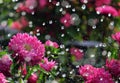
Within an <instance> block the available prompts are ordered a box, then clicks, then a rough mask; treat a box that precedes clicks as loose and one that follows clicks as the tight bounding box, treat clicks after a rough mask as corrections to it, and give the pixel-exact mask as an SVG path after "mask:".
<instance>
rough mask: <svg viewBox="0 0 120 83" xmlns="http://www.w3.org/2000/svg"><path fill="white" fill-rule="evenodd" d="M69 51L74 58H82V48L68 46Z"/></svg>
mask: <svg viewBox="0 0 120 83" xmlns="http://www.w3.org/2000/svg"><path fill="white" fill-rule="evenodd" d="M70 53H71V54H72V55H74V56H75V58H76V60H80V59H82V57H83V55H84V54H83V51H82V50H80V49H78V48H75V47H72V48H70Z"/></svg>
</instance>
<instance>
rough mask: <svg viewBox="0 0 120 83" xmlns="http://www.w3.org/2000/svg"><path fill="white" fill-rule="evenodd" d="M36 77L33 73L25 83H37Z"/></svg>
mask: <svg viewBox="0 0 120 83" xmlns="http://www.w3.org/2000/svg"><path fill="white" fill-rule="evenodd" d="M37 79H38V76H37V75H36V74H35V73H34V74H32V75H31V76H30V77H29V78H28V82H27V83H37Z"/></svg>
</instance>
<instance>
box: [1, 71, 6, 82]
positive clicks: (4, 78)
mask: <svg viewBox="0 0 120 83" xmlns="http://www.w3.org/2000/svg"><path fill="white" fill-rule="evenodd" d="M0 83H7V80H6V77H5V76H4V75H3V74H2V73H0Z"/></svg>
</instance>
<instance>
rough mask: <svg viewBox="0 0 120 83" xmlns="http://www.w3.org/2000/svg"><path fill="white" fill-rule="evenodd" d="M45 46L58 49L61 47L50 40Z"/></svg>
mask: <svg viewBox="0 0 120 83" xmlns="http://www.w3.org/2000/svg"><path fill="white" fill-rule="evenodd" d="M45 45H46V46H52V47H54V48H58V47H59V45H58V44H57V43H56V42H52V41H50V40H47V41H46V42H45Z"/></svg>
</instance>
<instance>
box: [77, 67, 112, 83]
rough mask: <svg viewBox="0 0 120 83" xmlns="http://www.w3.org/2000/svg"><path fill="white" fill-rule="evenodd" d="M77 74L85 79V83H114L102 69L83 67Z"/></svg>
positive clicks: (109, 75)
mask: <svg viewBox="0 0 120 83" xmlns="http://www.w3.org/2000/svg"><path fill="white" fill-rule="evenodd" d="M79 73H80V75H81V76H82V77H83V78H84V79H85V83H114V82H113V79H112V77H111V74H110V73H109V72H108V71H105V69H104V68H95V67H93V66H91V65H84V66H82V67H80V68H79Z"/></svg>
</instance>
